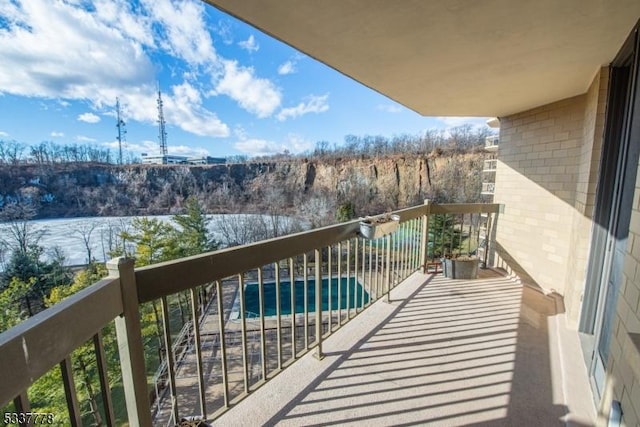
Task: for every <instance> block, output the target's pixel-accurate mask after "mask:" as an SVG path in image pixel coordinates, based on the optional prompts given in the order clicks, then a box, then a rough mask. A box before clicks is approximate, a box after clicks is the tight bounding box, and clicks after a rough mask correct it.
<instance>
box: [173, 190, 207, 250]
mask: <svg viewBox="0 0 640 427" xmlns="http://www.w3.org/2000/svg"><path fill="white" fill-rule="evenodd" d="M173 221H174V222H175V223H176V224H178V226H179V227H180V228H179V230H177V231H176V242H175V244H176V245H177V246H178V252H179V256H191V255H197V254H201V253H203V252H208V251H214V250H216V249H218V242H216V241H215V240H214V239H212V238H211V234H210V232H209V222H210V219H209V218H207V215H206V214H205V212H204V209H203V207H202V205H201V204H200V202H199V201H198V199H196V198H195V197H189V198H188V199H187V212H186V214H184V215H175V216H174V217H173Z"/></svg>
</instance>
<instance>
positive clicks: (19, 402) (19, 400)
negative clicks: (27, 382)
mask: <svg viewBox="0 0 640 427" xmlns="http://www.w3.org/2000/svg"><path fill="white" fill-rule="evenodd" d="M13 406H14V407H15V410H16V412H18V413H23V414H24V413H27V412H31V402H29V395H28V394H27V391H26V390H25V391H23V392H22V393H20V394H19V395H17V396H16V397H15V398H14V399H13ZM18 425H19V426H20V427H27V426H28V427H31V426H33V422H28V423H20V422H19V423H18Z"/></svg>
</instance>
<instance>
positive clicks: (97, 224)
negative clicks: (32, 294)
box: [0, 214, 308, 270]
mask: <svg viewBox="0 0 640 427" xmlns="http://www.w3.org/2000/svg"><path fill="white" fill-rule="evenodd" d="M207 217H208V218H210V219H211V221H210V222H209V231H211V236H212V237H213V238H214V239H215V240H218V241H220V242H222V243H223V244H226V243H228V240H229V236H230V234H232V235H233V234H243V235H246V233H242V232H241V231H244V230H241V229H242V228H243V227H242V224H243V223H245V222H247V221H256V220H259V219H263V220H265V221H269V220H270V217H268V216H265V215H254V214H225V215H222V214H220V215H207ZM133 218H135V217H86V218H60V219H42V220H34V221H29V222H28V226H29V229H30V233H32V235H38V234H41V235H42V236H41V237H40V239H39V240H38V244H39V245H40V246H41V247H43V248H44V249H45V254H44V256H45V257H46V258H49V259H50V258H51V256H52V253H53V248H59V250H61V251H62V253H63V254H64V258H65V264H66V265H83V264H86V261H87V249H86V247H85V238H86V240H87V241H88V242H89V246H90V247H91V252H92V257H93V258H94V259H96V260H98V261H105V260H107V259H108V258H109V256H108V252H109V239H110V238H111V240H112V241H113V239H115V238H116V235H117V232H118V230H122V229H126V228H127V227H129V226H130V224H131V221H132V220H133ZM149 218H157V219H160V220H162V221H171V218H172V215H159V216H153V217H151V216H150V217H149ZM280 218H281V220H280V222H279V226H281V227H282V229H283V230H282V231H284V229H285V228H286V227H287V226H288V225H290V224H292V223H293V221H295V220H293V219H292V218H288V217H280ZM301 226H302V227H304V228H308V225H307V224H302V225H301ZM8 227H9V225H8V224H1V223H0V239H1V240H7V241H11V233H10V231H9V229H8ZM223 229H224V230H223ZM90 230H91V232H90V233H89V231H90ZM87 236H88V238H87ZM241 238H242V236H239V237H238V239H241ZM5 256H6V255H5ZM0 261H2V260H1V259H0ZM5 261H6V259H5ZM1 269H2V267H1V266H0V270H1Z"/></svg>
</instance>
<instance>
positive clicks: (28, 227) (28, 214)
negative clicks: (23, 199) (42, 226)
mask: <svg viewBox="0 0 640 427" xmlns="http://www.w3.org/2000/svg"><path fill="white" fill-rule="evenodd" d="M35 215H36V211H35V209H34V208H33V206H32V205H30V204H25V203H11V204H7V205H5V206H4V209H3V210H2V211H1V212H0V221H3V222H5V229H6V230H7V233H2V237H0V241H2V242H3V243H4V245H5V246H8V247H12V248H14V250H17V251H19V252H20V253H22V254H26V253H27V252H28V251H29V248H30V247H31V246H33V245H36V244H37V243H38V241H40V239H41V238H42V236H43V235H44V234H45V231H44V230H36V229H35V228H34V227H33V223H31V222H30V220H31V219H33V218H34V217H35Z"/></svg>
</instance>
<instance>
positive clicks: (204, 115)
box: [164, 82, 230, 137]
mask: <svg viewBox="0 0 640 427" xmlns="http://www.w3.org/2000/svg"><path fill="white" fill-rule="evenodd" d="M172 90H173V96H172V97H171V98H168V99H167V101H166V102H165V105H166V108H165V109H164V111H165V112H166V118H167V121H168V122H169V123H172V124H175V125H177V126H180V128H181V129H183V130H185V131H187V132H191V133H194V134H196V135H200V136H219V137H226V136H229V133H230V131H229V127H228V126H227V125H226V124H224V123H222V121H220V119H219V118H218V116H217V115H216V114H215V113H213V112H211V111H209V110H207V109H205V108H204V107H203V106H202V98H201V96H200V92H198V91H197V90H196V89H195V88H194V87H193V86H192V85H191V84H189V83H186V82H185V83H182V84H180V85H177V86H173V88H172Z"/></svg>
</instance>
